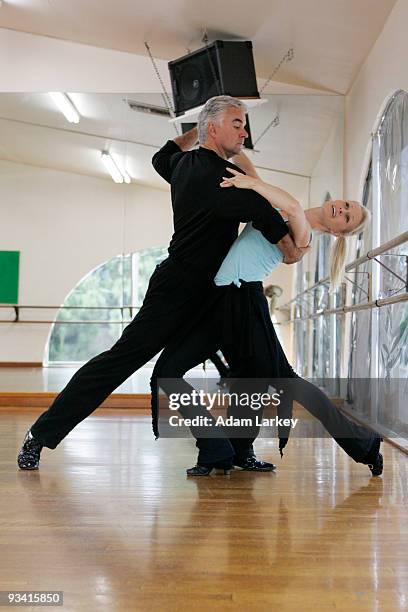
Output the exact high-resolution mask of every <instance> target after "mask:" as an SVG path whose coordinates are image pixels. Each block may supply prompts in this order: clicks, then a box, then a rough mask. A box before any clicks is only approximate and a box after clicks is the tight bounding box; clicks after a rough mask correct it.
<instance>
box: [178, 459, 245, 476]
mask: <svg viewBox="0 0 408 612" xmlns="http://www.w3.org/2000/svg"><path fill="white" fill-rule="evenodd" d="M233 469H234V468H233V466H232V460H231V459H226V460H225V461H217V462H216V463H197V465H195V466H194V467H192V468H190V469H189V470H186V471H187V476H209V475H210V474H211V472H212V471H213V470H223V471H224V475H225V476H229V475H230V474H231V470H233Z"/></svg>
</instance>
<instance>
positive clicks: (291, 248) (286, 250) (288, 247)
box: [276, 234, 309, 264]
mask: <svg viewBox="0 0 408 612" xmlns="http://www.w3.org/2000/svg"><path fill="white" fill-rule="evenodd" d="M276 246H277V247H278V249H279V250H280V251H281V253H282V254H283V263H285V264H293V263H297V262H298V261H300V260H301V259H302V257H303V255H304V254H305V253H306V251H308V250H309V247H297V246H296V244H295V243H294V242H293V240H292V237H291V236H290V235H289V234H286V236H284V237H283V238H282V239H281V240H280V241H279V242H278V243H277V244H276Z"/></svg>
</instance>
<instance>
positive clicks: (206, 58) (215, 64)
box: [169, 40, 259, 116]
mask: <svg viewBox="0 0 408 612" xmlns="http://www.w3.org/2000/svg"><path fill="white" fill-rule="evenodd" d="M169 71H170V79H171V87H172V91H173V100H174V107H175V113H176V115H177V116H179V115H181V114H182V113H184V112H185V111H187V110H189V109H190V108H195V107H196V106H200V105H201V104H205V103H206V102H207V100H208V99H209V98H212V97H213V96H220V95H229V96H234V97H235V98H259V92H258V87H257V83H256V75H255V66H254V58H253V54H252V42H251V41H249V40H247V41H244V42H237V41H223V40H216V41H215V42H213V43H212V44H211V45H207V46H206V47H204V48H203V49H198V51H194V52H193V53H189V55H185V56H183V57H180V58H179V59H177V60H174V61H172V62H169Z"/></svg>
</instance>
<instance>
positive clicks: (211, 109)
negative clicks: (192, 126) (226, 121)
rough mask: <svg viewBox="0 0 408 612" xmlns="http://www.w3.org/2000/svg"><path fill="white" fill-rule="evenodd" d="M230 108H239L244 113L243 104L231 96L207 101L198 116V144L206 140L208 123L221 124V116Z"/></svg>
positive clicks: (215, 97) (217, 97)
mask: <svg viewBox="0 0 408 612" xmlns="http://www.w3.org/2000/svg"><path fill="white" fill-rule="evenodd" d="M231 107H234V108H241V109H243V110H245V111H246V106H245V104H244V103H243V102H241V100H238V99H237V98H233V97H232V96H214V97H213V98H210V99H209V100H207V102H206V103H205V105H204V107H203V108H202V109H201V112H200V114H199V115H198V122H197V129H198V142H199V143H200V144H203V142H205V141H206V140H207V136H208V123H209V122H210V121H213V122H214V123H218V124H219V123H221V116H222V115H223V114H224V113H225V111H226V110H228V109H229V108H231Z"/></svg>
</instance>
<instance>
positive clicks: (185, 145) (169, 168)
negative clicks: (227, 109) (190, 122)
mask: <svg viewBox="0 0 408 612" xmlns="http://www.w3.org/2000/svg"><path fill="white" fill-rule="evenodd" d="M196 143H197V128H196V127H194V128H193V129H192V130H189V131H188V132H186V133H185V134H181V135H180V136H176V138H174V139H173V140H168V141H167V142H166V144H165V145H164V146H163V147H162V148H161V149H160V151H157V153H155V154H154V155H153V157H152V164H153V168H154V169H155V170H156V172H157V173H158V174H160V176H161V177H162V178H164V180H165V181H167V182H168V183H170V182H171V177H172V174H173V170H174V168H175V167H176V166H177V164H178V162H179V161H180V159H181V158H182V157H183V155H184V153H185V152H186V151H188V150H189V149H191V147H193V146H194V145H195V144H196Z"/></svg>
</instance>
